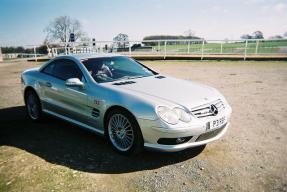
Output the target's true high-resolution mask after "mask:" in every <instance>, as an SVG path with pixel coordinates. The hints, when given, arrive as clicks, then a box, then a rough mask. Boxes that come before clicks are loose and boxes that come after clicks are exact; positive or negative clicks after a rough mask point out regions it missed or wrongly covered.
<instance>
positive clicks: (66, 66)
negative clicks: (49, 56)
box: [43, 59, 83, 81]
mask: <svg viewBox="0 0 287 192" xmlns="http://www.w3.org/2000/svg"><path fill="white" fill-rule="evenodd" d="M43 72H44V73H46V74H49V75H52V76H54V77H57V78H59V79H62V80H64V81H66V80H67V79H70V78H79V79H80V80H82V78H83V74H82V71H81V70H80V68H79V67H78V65H77V64H76V63H74V62H73V61H71V60H68V59H61V60H56V61H54V62H53V63H51V64H49V65H48V66H47V67H46V68H44V69H43Z"/></svg>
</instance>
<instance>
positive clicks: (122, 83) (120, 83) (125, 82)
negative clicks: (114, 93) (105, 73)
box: [113, 81, 136, 85]
mask: <svg viewBox="0 0 287 192" xmlns="http://www.w3.org/2000/svg"><path fill="white" fill-rule="evenodd" d="M133 83H136V82H135V81H122V82H118V83H114V84H113V85H129V84H133Z"/></svg>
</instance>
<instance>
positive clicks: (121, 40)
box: [113, 33, 129, 48]
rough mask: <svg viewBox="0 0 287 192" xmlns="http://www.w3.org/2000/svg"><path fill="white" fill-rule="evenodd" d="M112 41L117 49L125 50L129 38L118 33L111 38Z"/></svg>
mask: <svg viewBox="0 0 287 192" xmlns="http://www.w3.org/2000/svg"><path fill="white" fill-rule="evenodd" d="M113 41H114V44H115V45H116V47H117V48H126V47H128V45H129V36H128V35H127V34H123V33H120V34H118V35H117V36H115V37H114V38H113Z"/></svg>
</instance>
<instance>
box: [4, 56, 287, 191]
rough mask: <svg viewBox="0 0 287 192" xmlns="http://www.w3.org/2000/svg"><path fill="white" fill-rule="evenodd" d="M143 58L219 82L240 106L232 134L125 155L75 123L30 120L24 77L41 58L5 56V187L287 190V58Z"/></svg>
mask: <svg viewBox="0 0 287 192" xmlns="http://www.w3.org/2000/svg"><path fill="white" fill-rule="evenodd" d="M143 63H145V64H147V65H148V66H149V67H151V68H153V69H154V70H156V71H159V72H161V73H163V74H168V75H172V76H175V77H178V78H183V79H187V80H196V81H200V82H202V83H205V84H208V85H211V86H214V87H216V88H217V89H219V90H220V91H221V92H222V93H223V94H224V95H225V96H226V98H227V100H228V101H229V102H230V104H231V106H232V108H233V114H232V119H231V125H230V127H229V130H228V132H227V134H226V135H225V137H224V138H223V139H221V140H219V141H217V142H213V143H210V144H208V145H207V146H206V147H205V148H204V149H203V148H202V149H197V150H187V151H183V152H179V153H158V152H150V151H145V152H143V153H142V154H140V155H139V156H137V157H124V156H121V155H118V154H117V153H115V152H114V151H112V150H111V148H110V147H109V146H108V145H107V144H106V142H105V141H104V140H103V139H102V138H101V137H99V136H97V135H94V134H92V133H90V132H88V131H86V130H83V129H80V128H79V127H76V126H74V125H71V124H69V123H65V122H63V121H60V120H57V119H54V118H52V117H47V118H46V120H45V122H44V123H38V124H37V123H32V122H30V121H29V120H28V119H27V117H26V114H25V109H24V107H23V100H22V95H21V90H20V78H19V77H20V73H21V72H22V71H23V70H24V69H27V68H30V67H33V66H37V65H39V63H35V62H23V61H22V62H9V63H0V191H17V192H18V191H287V164H286V162H287V147H286V146H287V137H286V136H287V62H252V61H246V62H243V61H240V62H239V61H238V62H227V61H226V62H217V61H213V62H208V61H202V62H200V61H144V62H143ZM171 91H172V90H171Z"/></svg>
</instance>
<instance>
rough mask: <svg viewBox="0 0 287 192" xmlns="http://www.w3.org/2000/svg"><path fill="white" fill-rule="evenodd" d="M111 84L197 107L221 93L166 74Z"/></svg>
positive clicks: (217, 97) (219, 95)
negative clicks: (160, 76)
mask: <svg viewBox="0 0 287 192" xmlns="http://www.w3.org/2000/svg"><path fill="white" fill-rule="evenodd" d="M122 82H123V83H122ZM125 82H128V83H125ZM111 85H113V86H116V87H118V88H119V89H121V90H127V91H129V92H132V93H133V94H135V95H139V96H144V97H145V96H146V97H147V98H148V97H152V98H154V99H158V100H164V101H168V102H171V103H174V104H177V105H181V106H184V107H188V108H192V107H197V106H199V105H202V104H205V103H208V102H211V101H214V100H216V99H219V98H221V94H220V93H219V92H218V91H217V90H216V89H214V88H212V87H209V86H206V85H203V84H201V83H198V82H194V81H187V80H181V79H176V78H173V77H166V76H165V77H164V78H156V77H155V76H151V77H144V78H139V79H131V80H126V81H121V82H120V83H112V84H111Z"/></svg>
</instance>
